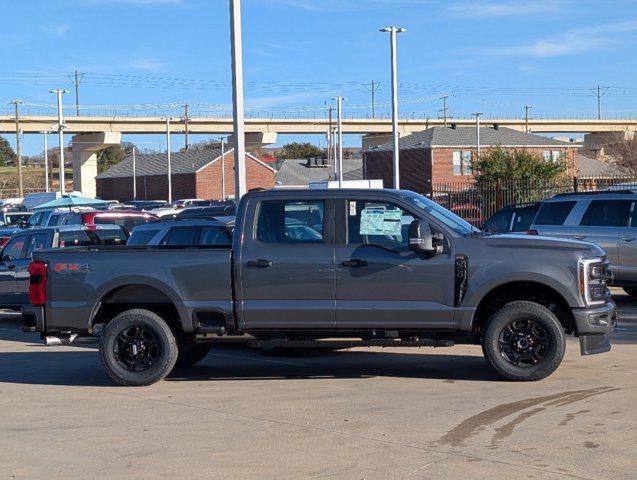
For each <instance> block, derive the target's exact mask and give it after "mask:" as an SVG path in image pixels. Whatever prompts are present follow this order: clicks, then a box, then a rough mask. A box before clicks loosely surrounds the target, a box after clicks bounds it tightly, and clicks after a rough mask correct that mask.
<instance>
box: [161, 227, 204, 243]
mask: <svg viewBox="0 0 637 480" xmlns="http://www.w3.org/2000/svg"><path fill="white" fill-rule="evenodd" d="M198 229H199V227H175V228H171V229H170V231H169V232H168V233H167V234H166V236H165V237H164V238H163V239H162V241H161V242H159V244H160V245H182V246H183V245H194V244H195V239H196V238H197V230H198Z"/></svg>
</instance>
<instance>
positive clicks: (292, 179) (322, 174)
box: [274, 158, 363, 187]
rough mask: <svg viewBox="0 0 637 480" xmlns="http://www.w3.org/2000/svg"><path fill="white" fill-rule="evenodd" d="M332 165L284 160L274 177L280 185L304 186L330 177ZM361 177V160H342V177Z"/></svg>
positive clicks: (355, 178) (347, 178)
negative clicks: (321, 165) (312, 165)
mask: <svg viewBox="0 0 637 480" xmlns="http://www.w3.org/2000/svg"><path fill="white" fill-rule="evenodd" d="M332 172H333V167H332V166H329V167H325V168H322V167H308V166H307V160H305V159H289V160H284V161H283V163H282V164H281V167H280V168H279V171H278V173H277V175H276V177H275V179H274V181H275V182H276V184H277V185H280V186H288V187H292V186H296V187H298V186H306V185H308V184H309V183H310V182H322V181H324V180H329V179H330V174H331V173H332ZM362 178H363V160H362V159H360V158H358V159H349V160H345V159H344V160H343V179H344V180H361V179H362Z"/></svg>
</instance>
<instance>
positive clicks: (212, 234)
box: [199, 227, 232, 245]
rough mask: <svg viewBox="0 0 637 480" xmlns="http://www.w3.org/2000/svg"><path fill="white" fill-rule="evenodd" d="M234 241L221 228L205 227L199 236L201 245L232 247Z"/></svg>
mask: <svg viewBox="0 0 637 480" xmlns="http://www.w3.org/2000/svg"><path fill="white" fill-rule="evenodd" d="M231 243H232V240H230V236H229V235H228V233H227V232H226V230H225V229H223V228H221V227H204V228H202V229H201V234H200V235H199V245H230V244H231Z"/></svg>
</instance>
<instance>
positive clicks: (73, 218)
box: [60, 213, 82, 225]
mask: <svg viewBox="0 0 637 480" xmlns="http://www.w3.org/2000/svg"><path fill="white" fill-rule="evenodd" d="M60 223H61V224H62V225H82V214H81V213H71V214H70V215H65V216H64V220H63V221H62V222H60Z"/></svg>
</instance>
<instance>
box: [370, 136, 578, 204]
mask: <svg viewBox="0 0 637 480" xmlns="http://www.w3.org/2000/svg"><path fill="white" fill-rule="evenodd" d="M496 145H499V146H501V147H503V148H511V149H514V148H516V149H525V150H527V151H529V152H531V153H534V154H536V155H539V156H541V157H542V158H544V159H545V160H547V161H550V160H552V159H556V158H565V159H566V161H567V163H568V168H569V173H570V174H573V173H574V172H575V171H576V170H577V165H576V162H577V160H576V152H577V148H578V146H577V145H574V144H572V143H566V142H561V141H559V140H555V139H552V138H548V137H543V136H540V135H534V134H531V133H524V132H520V131H518V130H513V129H511V128H504V127H499V126H497V125H494V126H488V127H481V128H480V150H481V153H482V154H484V153H485V152H487V151H488V150H489V148H490V147H493V146H496ZM399 148H400V187H401V188H404V189H407V190H413V191H415V192H418V193H429V192H430V191H431V188H432V185H433V184H435V183H441V182H455V181H467V180H470V179H471V177H472V176H473V173H472V171H471V160H472V159H473V158H475V156H476V150H477V149H476V129H475V128H474V127H456V126H455V125H451V126H449V127H433V128H429V129H427V130H423V131H422V132H417V133H414V134H411V135H408V136H405V137H403V138H401V139H400V141H399ZM392 159H393V144H392V143H391V142H388V143H385V144H383V145H380V146H378V147H374V148H371V149H369V150H366V151H365V152H363V172H364V176H365V178H374V179H376V178H380V179H382V180H383V183H384V184H385V185H386V186H390V185H393V178H394V175H393V168H392Z"/></svg>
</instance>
